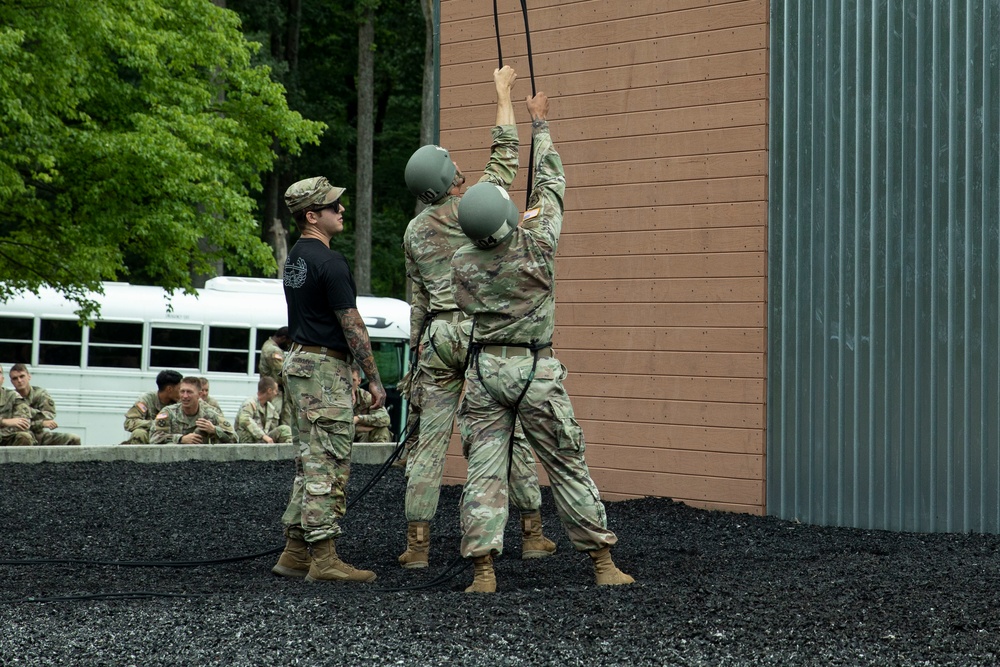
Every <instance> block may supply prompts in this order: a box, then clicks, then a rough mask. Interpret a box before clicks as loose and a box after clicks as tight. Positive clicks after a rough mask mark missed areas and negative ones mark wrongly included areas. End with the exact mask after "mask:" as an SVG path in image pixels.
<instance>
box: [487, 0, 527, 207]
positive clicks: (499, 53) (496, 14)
mask: <svg viewBox="0 0 1000 667" xmlns="http://www.w3.org/2000/svg"><path fill="white" fill-rule="evenodd" d="M521 16H522V17H523V18H524V40H525V42H526V43H527V45H528V78H529V79H531V96H532V97H534V96H535V95H536V94H537V93H536V91H535V59H534V56H533V55H532V53H531V30H530V29H529V28H528V2H527V0H521ZM493 28H494V30H495V31H496V35H497V61H498V62H499V63H500V67H501V68H502V67H503V50H502V49H501V47H500V15H499V12H498V10H497V0H493ZM534 175H535V133H534V130H533V129H532V132H531V150H530V151H529V153H528V185H527V188H526V190H525V195H524V208H525V209H527V208H528V206H529V205H530V203H531V187H532V183H533V182H534Z"/></svg>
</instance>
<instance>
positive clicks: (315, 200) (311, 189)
mask: <svg viewBox="0 0 1000 667" xmlns="http://www.w3.org/2000/svg"><path fill="white" fill-rule="evenodd" d="M346 191H347V188H335V187H334V186H332V185H330V181H328V180H326V177H325V176H314V177H313V178H307V179H305V180H304V181H298V182H296V183H292V184H291V185H289V186H288V189H287V190H285V205H286V206H287V207H288V210H289V211H291V212H292V213H295V212H297V211H301V210H302V209H304V208H308V207H310V206H324V205H326V204H332V203H333V202H335V201H337V200H338V199H340V196H341V195H342V194H344V193H345V192H346Z"/></svg>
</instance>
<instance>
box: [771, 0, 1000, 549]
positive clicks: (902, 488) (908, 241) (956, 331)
mask: <svg viewBox="0 0 1000 667" xmlns="http://www.w3.org/2000/svg"><path fill="white" fill-rule="evenodd" d="M771 19H772V20H771V57H770V61H771V81H770V88H771V107H770V142H769V143H770V164H771V172H770V181H769V190H770V204H769V241H768V243H769V259H768V267H769V300H770V303H769V333H768V351H769V359H768V449H767V456H768V462H767V470H768V477H767V483H768V492H767V503H768V507H767V509H768V513H769V514H773V515H777V516H780V517H784V518H796V519H800V520H802V521H805V522H810V523H820V524H833V525H845V526H857V527H870V528H888V529H896V530H917V531H984V532H1000V407H998V406H1000V365H998V356H1000V355H998V346H1000V334H998V324H997V319H998V318H997V313H998V310H1000V292H998V283H1000V275H998V256H1000V238H998V237H1000V233H998V224H1000V223H998V218H1000V167H998V163H1000V162H998V153H1000V146H998V130H1000V74H998V73H1000V54H998V50H1000V47H998V43H1000V2H998V1H996V0H991V1H987V2H982V1H969V2H946V1H937V0H923V1H909V2H903V1H901V0H892V1H890V2H885V1H882V2H874V1H873V2H820V1H817V2H784V1H781V0H773V2H772V7H771Z"/></svg>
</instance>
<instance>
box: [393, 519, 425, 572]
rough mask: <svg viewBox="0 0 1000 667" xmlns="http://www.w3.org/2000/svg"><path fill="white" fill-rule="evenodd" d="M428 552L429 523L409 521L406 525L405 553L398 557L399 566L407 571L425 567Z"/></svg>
mask: <svg viewBox="0 0 1000 667" xmlns="http://www.w3.org/2000/svg"><path fill="white" fill-rule="evenodd" d="M430 550H431V524H430V522H429V521H410V522H409V523H408V524H406V551H404V552H403V553H402V555H401V556H400V557H399V564H400V565H402V566H403V567H405V568H406V569H407V570H414V569H417V568H420V567H427V556H428V554H429V553H430Z"/></svg>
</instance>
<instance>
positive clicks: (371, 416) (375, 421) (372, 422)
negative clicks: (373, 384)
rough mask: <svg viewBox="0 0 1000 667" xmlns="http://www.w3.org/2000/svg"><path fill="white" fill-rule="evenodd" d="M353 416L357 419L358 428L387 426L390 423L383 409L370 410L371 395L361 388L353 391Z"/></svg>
mask: <svg viewBox="0 0 1000 667" xmlns="http://www.w3.org/2000/svg"><path fill="white" fill-rule="evenodd" d="M354 416H355V417H357V418H358V425H359V426H371V427H373V428H379V427H382V426H388V425H389V422H390V421H391V420H390V419H389V413H388V411H386V409H385V408H378V409H376V410H372V395H371V394H370V393H368V392H367V391H365V390H364V389H362V388H361V387H358V388H357V389H355V390H354Z"/></svg>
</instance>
